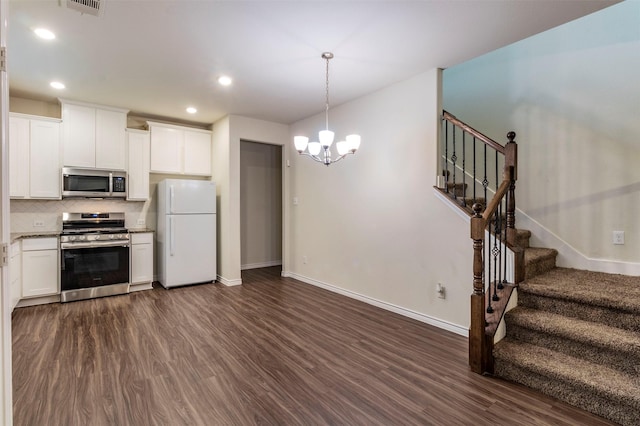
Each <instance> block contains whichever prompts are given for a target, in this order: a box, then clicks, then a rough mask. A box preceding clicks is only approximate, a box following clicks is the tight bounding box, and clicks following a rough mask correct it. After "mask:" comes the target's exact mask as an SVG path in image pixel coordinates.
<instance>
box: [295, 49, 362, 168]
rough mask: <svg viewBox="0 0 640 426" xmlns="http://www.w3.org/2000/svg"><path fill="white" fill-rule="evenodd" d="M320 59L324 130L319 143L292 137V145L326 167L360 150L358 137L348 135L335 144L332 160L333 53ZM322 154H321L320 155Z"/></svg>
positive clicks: (305, 138) (302, 137)
mask: <svg viewBox="0 0 640 426" xmlns="http://www.w3.org/2000/svg"><path fill="white" fill-rule="evenodd" d="M322 58H323V59H324V60H326V61H327V72H326V79H325V83H326V90H325V104H324V117H325V118H324V119H325V129H324V130H321V131H320V132H319V133H318V140H319V142H309V138H308V137H306V136H294V137H293V143H294V145H295V147H296V150H297V151H298V154H300V155H307V156H309V157H311V158H312V159H313V160H315V161H317V162H319V163H323V164H324V165H326V166H328V165H329V164H331V163H335V162H337V161H340V160H342V159H343V158H344V157H346V156H347V155H348V154H355V152H356V151H357V150H358V148H360V135H348V136H347V137H346V138H345V140H342V141H340V142H336V151H337V152H338V156H337V157H336V158H335V159H334V158H333V156H332V154H331V145H332V144H333V137H334V133H333V132H332V131H331V130H329V60H330V59H332V58H333V53H331V52H324V53H323V54H322ZM321 152H322V154H320V153H321Z"/></svg>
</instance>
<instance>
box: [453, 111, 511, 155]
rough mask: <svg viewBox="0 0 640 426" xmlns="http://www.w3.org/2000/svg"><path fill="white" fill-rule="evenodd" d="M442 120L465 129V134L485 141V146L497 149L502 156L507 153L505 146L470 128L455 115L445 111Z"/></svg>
mask: <svg viewBox="0 0 640 426" xmlns="http://www.w3.org/2000/svg"><path fill="white" fill-rule="evenodd" d="M442 118H444V119H445V120H447V121H450V122H451V123H453V124H454V125H456V126H458V127H460V128H461V129H463V130H464V131H465V132H467V133H469V134H471V135H473V136H475V137H476V138H478V139H480V140H481V141H483V142H484V143H485V144H487V145H489V146H490V147H491V148H493V149H495V150H496V151H498V152H500V153H502V154H504V153H505V148H504V145H501V144H500V143H498V142H496V141H494V140H493V139H491V138H490V137H489V136H486V135H483V134H482V133H480V132H479V131H477V130H476V129H474V128H473V127H470V126H469V125H468V124H466V123H465V122H463V121H460V120H458V119H457V118H456V116H455V115H453V114H451V113H448V112H447V111H443V112H442Z"/></svg>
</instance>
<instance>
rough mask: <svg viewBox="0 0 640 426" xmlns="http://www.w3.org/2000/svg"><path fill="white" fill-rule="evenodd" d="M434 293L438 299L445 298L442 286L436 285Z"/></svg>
mask: <svg viewBox="0 0 640 426" xmlns="http://www.w3.org/2000/svg"><path fill="white" fill-rule="evenodd" d="M436 293H437V294H438V299H444V298H445V297H446V291H445V288H444V286H443V285H442V284H440V283H438V284H437V285H436Z"/></svg>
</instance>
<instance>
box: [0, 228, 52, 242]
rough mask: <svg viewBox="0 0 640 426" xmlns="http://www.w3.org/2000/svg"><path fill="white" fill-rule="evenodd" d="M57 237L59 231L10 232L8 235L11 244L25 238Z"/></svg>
mask: <svg viewBox="0 0 640 426" xmlns="http://www.w3.org/2000/svg"><path fill="white" fill-rule="evenodd" d="M59 236H60V231H34V232H12V233H11V235H10V237H11V242H12V243H13V242H16V241H18V240H22V239H25V238H46V237H59Z"/></svg>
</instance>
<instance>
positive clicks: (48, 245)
mask: <svg viewBox="0 0 640 426" xmlns="http://www.w3.org/2000/svg"><path fill="white" fill-rule="evenodd" d="M58 281H59V278H58V238H55V237H48V238H28V239H24V240H22V297H23V298H28V297H38V296H51V295H54V294H58V293H59V292H60V290H59V286H58Z"/></svg>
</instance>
